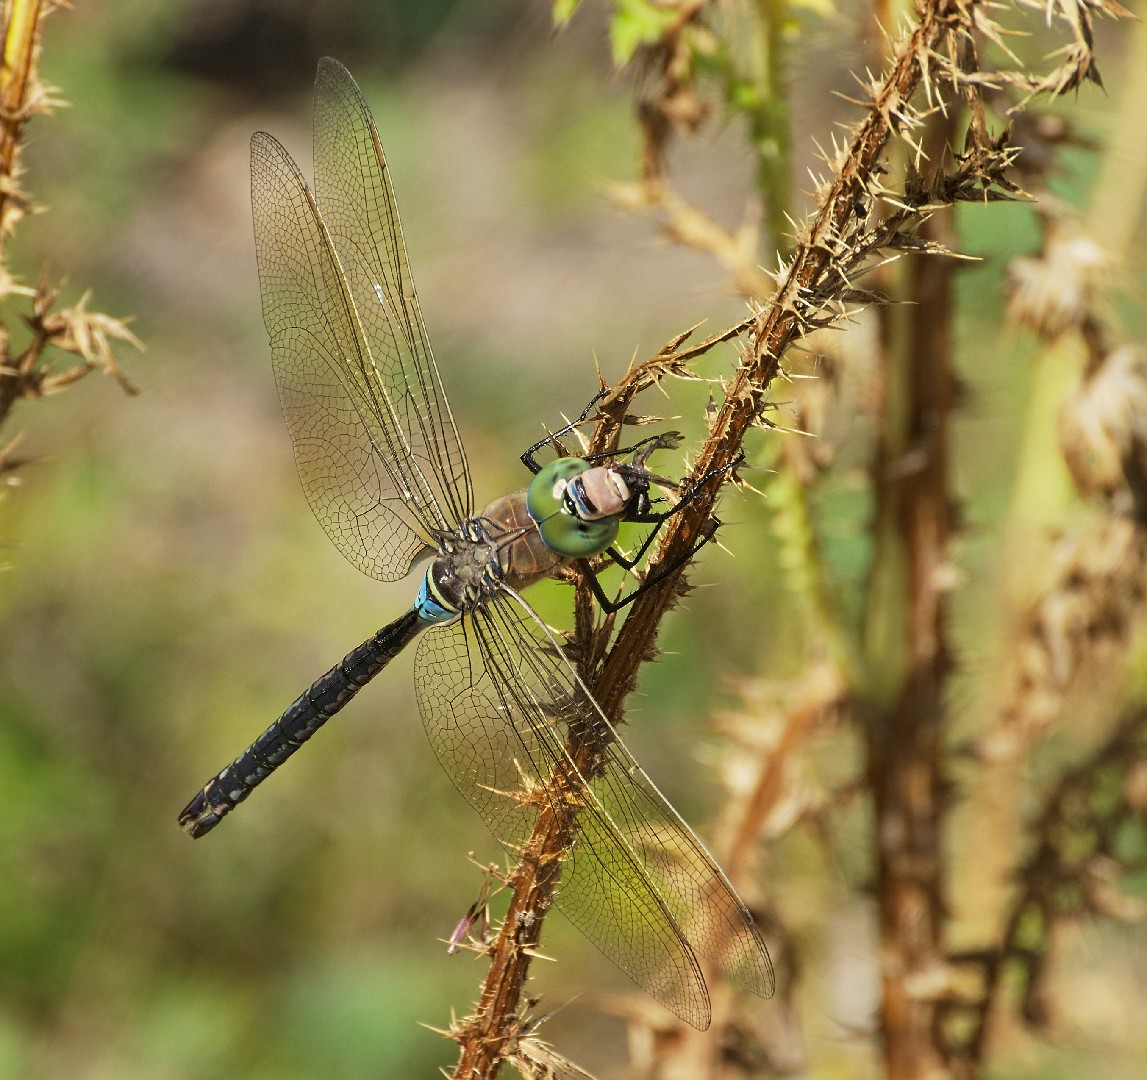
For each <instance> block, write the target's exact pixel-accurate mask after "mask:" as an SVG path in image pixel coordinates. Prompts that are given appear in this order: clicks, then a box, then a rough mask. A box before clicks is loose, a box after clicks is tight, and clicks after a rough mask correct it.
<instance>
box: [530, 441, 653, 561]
mask: <svg viewBox="0 0 1147 1080" xmlns="http://www.w3.org/2000/svg"><path fill="white" fill-rule="evenodd" d="M634 498H635V493H634V492H632V491H631V490H630V487H629V485H628V484H627V483H626V482H625V478H624V477H623V476H622V474H621V472H620V471H619V470H618V469H616V468H607V467H604V466H600V465H590V463H589V462H588V461H584V460H582V459H581V458H574V457H564V458H558V459H557V460H555V461H551V462H550V463H549V464H548V465H546V466H545V467H544V468H543V469H542V470H541V471H540V472H539V473H538V475H537V476H535V477H534V479H533V480H532V481H531V483H530V486H529V489H528V490H527V492H526V506H527V507H528V509H529V512H530V517H532V518H533V519H534V521H535V522H537V526H538V532H539V533H540V534H541V537H542V540H543V541H544V542H545V544H546V546H547V547H549V548H550V549H551V550H553V551H556V552H557V553H558V554H559V555H564V556H565V557H566V558H569V559H585V558H588V557H589V556H591V555H598V554H600V553H601V552H603V551H605V549H606V548H608V547H609V545H610V544H612V543H613V542H614V540H616V539H617V532H618V528H619V527H620V524H621V519H622V518H623V517H624V516H625V514H626V512H627V510H628V509H629V506H630V504H631V502H632V501H633V500H634Z"/></svg>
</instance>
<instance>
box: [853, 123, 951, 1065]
mask: <svg viewBox="0 0 1147 1080" xmlns="http://www.w3.org/2000/svg"><path fill="white" fill-rule="evenodd" d="M954 134H955V122H954V114H953V113H949V115H948V116H944V115H941V114H935V115H933V116H932V117H931V118H930V119H929V120H928V122H927V125H926V129H925V135H924V149H925V154H926V156H927V159H928V161H929V162H930V163H934V167H937V168H938V167H939V166H940V163H941V162H943V160H944V158H945V156H946V154H947V152H948V149H949V147H950V146H951V143H952V139H953V137H954ZM950 218H951V212H950V211H949V210H940V211H937V212H936V213H934V214H933V215H932V216H931V217H930V218H929V219H928V220H927V221H926V222H925V223H924V224H923V226H922V230H923V231H924V233H925V234H926V235H927V236H928V238H929V239H931V240H933V241H934V242H936V243H938V244H940V245H942V246H943V247H945V248H951V246H952V244H951V239H952V238H951V235H950V228H951V226H950ZM906 269H907V271H908V273H907V275H906V276H907V277H908V280H909V282H910V296H909V299H910V300H911V301H912V304H911V306H910V307H907V308H905V309H901V310H900V312H898V314H900V315H902V316H903V319H902V320H901V321H902V322H903V323H904V324H906V325H904V326H903V333H901V334H900V335H897V336H898V338H899V340H898V341H896V342H895V343H894V345H893V348H892V350H891V363H890V365H889V369H890V370H889V372H888V380H887V385H886V389H885V395H884V396H885V414H884V417H883V422H882V423H881V424H880V425H879V430H880V441H879V444H878V448H877V455H876V460H875V476H874V478H873V483H874V487H875V491H876V515H875V523H874V526H873V530H874V533H875V537H876V551H875V555H874V560H873V566H872V570H871V579H870V591H869V600H868V603H867V605H866V623H867V631H868V632H867V633H866V643H867V644H868V648H867V649H866V652H865V658H864V659H865V668H866V670H865V674H864V676H863V678H862V686H863V698H862V701H861V702H860V704H859V706H858V708H859V713H860V715H861V717H862V718H863V720H864V733H865V745H866V752H867V762H868V778H869V785H870V788H871V791H872V793H873V802H874V815H875V819H874V821H873V826H872V827H873V832H874V836H875V849H876V887H875V895H876V897H877V907H878V913H879V936H880V950H881V956H882V961H883V962H882V965H881V968H882V979H883V992H882V994H881V1012H880V1029H881V1033H882V1035H883V1053H884V1063H885V1072H886V1075H887V1076H888V1077H889V1078H890V1080H919V1078H920V1077H924V1076H928V1077H933V1076H942V1075H945V1068H944V1063H943V1061H942V1058H941V1056H940V1051H939V1048H938V1047H937V1042H936V1039H935V1038H934V1028H935V1024H936V1015H937V999H938V993H937V991H938V989H940V987H942V985H943V984H942V982H940V983H939V984H938V983H937V977H938V976H940V977H941V978H942V972H943V968H944V962H943V941H942V928H943V924H944V913H945V908H944V901H943V896H944V866H945V861H944V858H943V825H944V818H945V814H944V789H945V779H944V757H945V745H944V739H943V732H944V713H945V710H944V692H945V685H946V680H947V675H948V673H949V669H950V659H949V653H948V645H947V640H946V626H945V622H946V620H945V595H946V591H947V590H946V588H945V585H944V581H945V578H946V576H947V575H946V574H945V568H946V566H947V562H948V547H949V542H950V534H951V518H952V512H951V502H950V496H949V476H948V473H949V453H950V450H949V442H950V423H951V412H952V405H953V385H954V379H953V372H952V363H953V359H952V307H953V284H952V274H953V264H952V262H951V261H950V260H947V259H933V258H924V259H919V258H917V259H913V260H912V261H911V263H910V265H909V266H908V267H907V268H906Z"/></svg>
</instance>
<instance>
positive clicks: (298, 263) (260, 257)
mask: <svg viewBox="0 0 1147 1080" xmlns="http://www.w3.org/2000/svg"><path fill="white" fill-rule="evenodd" d="M314 158H315V185H314V190H313V192H312V190H311V189H310V188H308V186H307V184H306V182H305V180H304V179H303V176H302V174H301V173H300V171H299V169H298V167H297V166H296V164H295V163H294V161H293V160H292V159H291V157H290V156H289V155H288V153H287V152H286V151H285V150H284V149H283V147H282V146H281V145H280V143H279V142H278V141H277V140H276V139H274V138H273V137H272V136H270V135H268V134H266V133H264V132H258V133H256V134H255V135H254V137H253V138H252V140H251V188H252V206H253V213H254V221H255V242H256V250H257V261H258V266H259V281H260V287H261V292H262V299H263V317H264V321H265V323H266V326H267V331H268V334H269V335H270V341H271V354H272V361H273V367H274V372H275V379H276V382H277V384H278V388H279V395H280V398H281V401H282V406H283V412H284V415H285V417H286V421H287V427H288V429H289V430H290V434H291V439H292V443H293V446H294V452H295V459H296V464H297V466H298V471H299V476H300V479H301V480H302V485H303V489H304V491H305V492H306V495H307V498H308V501H309V503H310V506H311V509H312V511H313V512H314V514H315V516H316V517H317V518H318V520H319V522H320V523H321V524H322V526H323V528H324V529H325V530H326V532H327V534H328V536H329V537H330V538H331V540H332V541H333V542H334V544H335V546H336V547H337V548H338V549H339V551H341V552H342V554H343V555H344V556H345V557H346V558H347V559H348V560H349V561H350V562H351V563H352V564H353V565H354V566H356V567H357V568H358V569H359V570H361V571H362V572H363V573H364V574H367V575H369V576H370V577H373V578H377V579H380V580H383V581H393V580H397V579H399V578H402V577H405V576H406V575H407V574H409V573H410V572H411V570H412V569H413V567H414V564H415V563H416V562H417V561H418V560H419V559H421V558H423V557H424V556H426V555H431V556H432V560H431V562H430V564H429V569H428V570H427V571H426V573H425V574H424V576H423V578H422V582H421V586H420V588H419V591H418V596H417V598H416V600H415V602H414V604H413V606H412V607H411V608H410V609H409V610H408V611H407V612H405V614H403V615H401V616H399V618H397V619H395V620H394V621H393V622H391V623H389V624H388V625H387V626H385V627H383V628H382V629H381V630H379V631H378V633H377V634H375V635H374V636H373V637H371V638H370V639H369V640H367V641H366V642H364V643H363V644H362V645H360V646H359V647H358V648H357V649H354V650H353V651H352V652H350V653H349V654H348V655H347V656H346V657H344V659H343V660H342V661H341V662H340V663H338V664H337V665H336V666H335V667H333V668H332V669H331V670H330V671H328V672H327V673H326V674H325V675H323V676H322V677H321V678H319V679H318V680H317V681H316V682H315V683H314V684H313V685H312V686H311V687H310V688H309V689H308V690H307V691H306V692H305V693H303V694H302V695H301V696H300V697H299V698H298V700H297V701H295V702H294V704H292V705H291V706H290V707H289V708H288V709H287V710H286V711H285V712H284V713H283V715H282V716H281V717H280V718H279V719H278V720H276V721H275V722H274V723H273V724H272V725H271V726H270V727H269V728H268V729H267V730H266V731H265V732H263V734H262V735H260V736H259V737H258V738H257V739H256V740H255V742H254V743H252V744H251V746H250V747H248V749H247V750H245V751H244V752H243V753H242V754H241V755H240V756H239V757H238V758H236V759H235V761H234V762H232V764H230V765H229V766H227V768H225V769H223V770H222V771H221V772H220V773H219V774H218V775H216V776H215V777H214V778H213V779H212V780H210V781H209V782H208V783H207V784H206V785H205V786H204V788H203V789H202V790H201V791H200V792H199V794H198V795H196V796H195V798H193V799H192V800H191V802H190V803H188V805H187V807H186V808H185V809H184V810H183V812H182V814H181V815H180V818H179V820H180V823H181V824H182V825H183V827H184V828H185V829H186V830H187V831H188V832H189V833H190V834H191V835H192V836H195V837H197V836H202V835H204V834H205V833H206V832H208V831H209V830H211V829H212V828H214V827H215V826H216V825H217V824H218V823H219V822H220V821H221V820H222V818H223V817H224V815H226V814H227V813H228V812H229V811H231V810H233V809H234V808H235V806H236V805H237V804H238V803H240V802H242V801H243V800H244V799H246V798H247V796H248V795H249V794H250V793H251V791H252V790H253V789H254V787H255V786H256V785H257V784H259V783H260V782H261V781H262V780H264V779H265V778H266V777H267V776H268V775H269V774H270V773H271V772H272V771H273V770H274V769H275V768H277V767H278V766H279V765H281V764H282V763H283V761H285V760H286V759H287V758H288V757H289V756H290V755H291V754H293V753H294V752H295V751H296V750H297V749H298V748H299V747H300V746H301V745H302V744H303V743H304V742H305V741H306V740H307V739H309V738H310V737H311V736H312V735H313V734H314V733H315V731H317V730H318V729H319V728H320V727H321V726H322V725H323V724H324V723H325V722H326V721H327V720H328V719H329V718H330V717H331V716H333V715H334V714H335V713H336V712H338V711H339V710H340V709H341V708H342V707H343V706H345V705H346V704H347V703H348V702H349V701H350V700H351V698H353V697H354V696H355V694H357V693H358V691H359V690H360V689H361V688H362V687H363V686H365V685H366V683H367V682H369V681H370V680H371V679H372V678H374V676H375V675H377V674H378V673H379V672H380V671H381V670H382V669H383V668H384V667H386V665H387V664H388V663H390V661H391V660H393V659H394V658H395V656H397V655H398V653H399V652H400V651H401V650H402V649H403V648H405V647H406V646H407V645H408V644H410V643H411V642H412V641H414V640H415V638H420V642H419V646H418V649H417V653H416V658H415V682H416V689H417V698H418V704H419V710H420V712H421V715H422V719H423V723H424V725H425V728H426V731H427V734H428V735H429V738H430V742H431V744H432V746H433V747H434V750H435V752H436V753H437V755H438V758H439V760H440V761H441V763H442V765H443V766H444V767H445V769H446V772H447V773H448V774H449V775H450V777H451V779H452V780H453V781H454V783H455V785H456V786H457V787H458V789H459V791H460V792H461V793H462V794H463V795H464V796H465V798H466V799H467V800H468V801H469V802H470V803H471V805H473V806H474V808H475V809H476V810H477V811H478V813H479V814H480V815H481V816H482V818H483V819H484V820H485V822H486V824H487V825H488V826H489V828H490V829H491V831H492V832H493V833H494V836H495V837H496V838H497V839H498V840H499V841H500V842H501V844H502V845H503V846H504V847H505V848H506V849H507V850H508V851H509V852H511V853H514V852H516V851H517V850H519V849H520V847H521V845H522V844H523V843H524V842H525V840H526V838H527V837H528V836H529V835H530V831H531V829H532V827H533V826H534V823H535V821H536V819H537V816H538V814H539V812H540V811H539V807H538V795H537V793H538V792H549V791H552V790H556V789H557V788H558V787H561V788H563V789H564V790H565V791H566V793H567V797H566V798H564V799H563V800H562V804H561V805H560V806H554V805H550V806H549V807H548V809H549V810H550V812H556V813H559V814H562V815H564V819H565V820H567V821H568V822H569V825H570V828H571V831H572V834H573V836H574V838H575V840H574V843H573V845H572V847H571V849H570V853H569V854H568V855H567V857H566V859H565V861H564V862H563V864H562V873H561V880H560V884H559V888H558V892H557V895H556V903H557V906H558V907H559V908H560V909H561V910H562V911H563V912H564V913H565V915H566V916H567V917H568V918H569V919H570V920H571V921H572V922H573V923H574V924H575V925H576V926H577V927H578V928H579V929H580V930H581V931H582V932H583V933H584V934H585V935H586V936H587V937H588V938H589V939H590V940H591V941H592V942H593V943H594V944H595V945H597V946H598V948H600V949H601V950H602V952H604V953H605V955H606V956H608V957H609V958H610V959H611V960H613V961H614V962H615V963H616V964H617V965H618V966H619V967H620V968H621V969H622V970H623V971H625V972H626V974H628V975H629V976H630V977H631V978H632V979H633V980H634V981H635V982H636V983H637V984H638V985H640V986H641V987H642V988H644V989H645V990H646V991H648V992H649V993H650V994H652V995H653V997H655V998H656V999H657V1000H658V1001H660V1002H661V1003H662V1004H664V1005H665V1006H666V1007H667V1008H669V1009H670V1010H671V1011H672V1012H674V1013H676V1014H677V1015H678V1016H679V1017H681V1018H682V1019H684V1020H686V1021H687V1022H689V1023H691V1024H693V1025H694V1026H697V1027H705V1026H706V1025H707V1024H708V1022H709V1018H710V1005H709V996H708V991H707V987H706V983H705V978H704V975H703V974H702V970H701V967H700V964H699V961H698V954H700V955H702V956H705V957H707V958H709V959H710V960H712V961H713V962H714V963H716V964H718V965H719V966H720V967H721V968H723V969H724V971H725V972H726V974H727V975H728V976H729V977H730V978H731V979H733V980H734V981H735V982H736V983H738V984H739V985H741V986H742V987H744V988H746V989H748V990H750V991H752V992H754V993H757V994H760V995H762V996H768V995H769V994H771V993H772V990H773V972H772V965H771V963H770V961H769V956H768V952H767V950H766V948H765V945H764V942H763V940H762V938H761V935H760V933H759V931H758V929H757V927H756V925H755V923H754V922H753V919H752V916H751V915H750V913H749V911H748V909H747V908H746V907H745V904H744V903H743V902H742V900H741V898H740V897H739V896H738V895H737V893H736V891H735V890H734V889H733V887H732V885H731V884H730V883H729V881H728V879H727V878H726V877H725V875H724V873H723V872H722V871H721V869H720V868H719V867H718V866H717V864H716V863H715V862H714V861H713V859H712V857H711V856H710V855H709V853H708V852H707V851H706V850H705V848H704V846H703V845H702V844H701V842H700V841H699V840H698V839H697V837H696V836H695V835H694V834H693V832H692V831H691V830H690V828H689V826H688V825H686V824H685V822H684V821H683V820H682V819H681V817H680V815H678V813H677V812H676V811H675V810H674V809H673V807H672V806H671V805H670V804H669V803H668V801H667V800H666V799H665V798H664V796H662V794H661V793H660V792H659V791H658V790H657V788H656V786H654V784H653V782H652V781H651V780H650V779H649V777H648V776H647V775H646V774H645V772H644V771H643V770H642V769H641V767H640V766H639V765H638V764H637V762H636V761H635V760H634V758H633V757H632V755H631V754H630V753H629V752H628V751H627V750H626V748H625V746H624V745H623V744H622V742H621V740H620V739H619V738H618V736H617V733H616V731H614V729H613V727H612V725H611V724H610V722H609V720H608V719H607V718H606V716H605V715H604V714H603V713H602V711H601V709H600V708H599V707H598V706H597V704H596V703H595V702H594V700H593V697H592V695H591V694H590V692H589V690H588V689H587V688H586V687H585V685H584V684H583V683H582V682H581V680H580V679H579V677H578V675H577V674H576V672H575V671H574V669H573V668H572V666H571V665H570V663H569V661H568V660H567V659H566V657H565V655H564V653H563V652H562V649H561V647H560V646H559V644H558V643H557V641H556V640H555V638H554V636H553V633H552V632H551V631H550V630H549V629H548V627H547V626H546V625H545V624H544V623H543V622H542V620H541V619H540V618H539V617H538V616H537V615H536V614H535V613H534V611H533V610H532V609H531V608H530V606H529V604H527V603H526V602H525V601H524V600H523V599H522V597H521V595H520V594H521V590H522V589H524V588H525V587H526V586H528V585H530V584H532V583H533V582H535V581H537V580H539V579H540V578H542V577H544V576H547V575H549V574H552V573H553V572H554V571H555V570H556V569H557V568H558V567H560V566H562V565H563V564H565V563H567V562H569V561H570V560H571V559H574V558H585V557H587V556H591V555H594V554H598V553H601V552H603V551H606V550H612V549H611V548H610V545H611V544H612V543H613V540H614V538H615V537H616V535H617V532H618V527H619V522H620V521H621V520H622V519H631V520H632V519H637V520H648V521H657V520H660V519H661V518H663V517H664V516H666V515H664V514H655V513H653V512H652V511H651V509H650V500H649V486H650V483H658V482H659V478H657V477H655V476H654V475H653V474H652V473H649V472H647V471H646V470H645V469H644V465H643V461H642V459H641V457H640V456H638V455H635V457H634V461H633V463H624V462H619V461H616V460H612V459H611V460H609V461H608V462H607V463H604V464H599V463H597V462H594V461H589V460H585V459H582V458H571V457H559V458H557V459H556V460H554V461H551V462H550V463H549V464H548V465H545V466H538V465H537V464H536V463H534V462H533V459H532V456H531V451H533V450H536V449H538V447H532V448H531V451H527V453H526V455H524V456H523V460H524V461H526V462H527V464H530V465H531V466H532V467H533V468H535V469H536V470H537V474H536V476H535V477H534V479H533V481H532V482H531V484H530V486H529V488H528V490H527V491H524V492H517V493H515V494H512V495H509V496H505V497H503V498H500V499H498V500H496V501H494V502H493V503H491V504H490V505H489V506H487V507H486V508H485V509H484V510H482V511H481V512H480V513H477V514H475V513H474V511H473V494H472V488H471V481H470V474H469V470H468V469H467V465H466V456H465V453H464V452H463V449H462V442H461V440H460V439H459V436H458V430H457V427H456V426H455V423H454V418H453V416H452V414H451V411H450V406H449V404H448V402H447V399H446V394H445V392H444V390H443V388H442V383H441V380H440V378H439V373H438V368H437V366H436V364H435V362H434V357H433V355H432V353H431V349H430V343H429V341H428V339H427V334H426V328H425V325H424V323H423V319H422V313H421V310H420V308H419V304H418V297H417V295H416V293H415V289H414V282H413V281H412V279H411V276H410V266H409V263H408V259H407V252H406V246H405V241H404V239H403V235H402V228H401V225H400V223H399V218H398V208H397V205H396V203H395V199H394V191H393V189H392V186H391V178H390V171H389V169H388V167H387V164H386V159H385V157H384V156H383V152H382V146H381V144H380V142H379V138H378V132H377V130H376V128H375V124H374V120H373V118H372V116H371V113H370V110H369V108H368V106H367V104H366V102H365V100H364V99H363V96H362V94H361V92H360V91H359V88H358V86H357V85H356V83H355V81H354V79H353V78H351V75H350V73H349V72H348V71H347V70H346V69H345V68H344V67H343V66H342V65H341V64H340V63H338V61H336V60H333V59H330V58H325V59H323V60H322V61H321V62H320V64H319V68H318V74H317V77H316V80H315V113H314ZM591 405H592V403H591ZM587 414H588V409H587V413H586V414H583V418H584V417H585V415H587ZM647 442H648V440H647ZM540 445H542V444H539V446H540ZM640 445H642V444H639V446H640ZM629 449H634V448H629ZM670 512H671V511H670ZM571 748H572V750H573V751H576V752H578V760H579V761H581V762H582V763H583V764H582V765H581V767H580V768H579V766H578V765H577V764H576V763H575V760H574V756H573V753H572V752H571ZM587 748H588V750H589V751H590V752H589V753H582V752H581V751H584V750H586V749H587ZM587 761H588V762H590V763H591V764H590V765H588V766H587V765H586V764H585V762H587ZM555 776H560V777H561V778H562V784H561V785H554V784H551V783H550V781H551V779H552V778H553V777H555ZM571 792H572V794H571ZM547 797H549V798H556V796H547Z"/></svg>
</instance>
